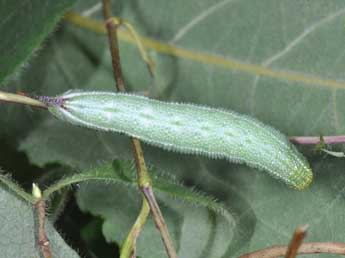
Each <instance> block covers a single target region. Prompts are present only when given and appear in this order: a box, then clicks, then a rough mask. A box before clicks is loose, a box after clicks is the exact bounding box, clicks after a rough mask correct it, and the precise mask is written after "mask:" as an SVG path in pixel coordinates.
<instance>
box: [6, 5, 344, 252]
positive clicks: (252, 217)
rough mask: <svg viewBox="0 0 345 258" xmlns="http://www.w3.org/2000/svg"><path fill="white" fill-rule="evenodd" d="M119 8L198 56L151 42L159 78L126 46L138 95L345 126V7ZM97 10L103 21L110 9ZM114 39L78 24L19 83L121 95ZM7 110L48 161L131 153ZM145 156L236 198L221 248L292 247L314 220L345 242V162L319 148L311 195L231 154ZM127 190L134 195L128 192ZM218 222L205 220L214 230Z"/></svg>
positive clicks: (326, 130) (289, 122) (128, 72)
mask: <svg viewBox="0 0 345 258" xmlns="http://www.w3.org/2000/svg"><path fill="white" fill-rule="evenodd" d="M97 3H98V1H90V2H89V1H80V2H79V3H78V4H79V5H78V7H77V8H78V10H79V11H80V12H81V13H83V12H84V11H87V10H90V9H91V7H93V6H94V5H95V4H97ZM116 11H117V15H119V16H121V17H122V18H124V19H126V20H128V21H130V22H131V23H132V24H133V25H134V26H135V28H136V29H137V30H138V31H139V32H140V33H141V34H142V35H144V36H146V37H148V38H149V39H153V40H157V41H159V42H160V43H163V44H169V45H170V46H172V47H173V49H174V50H179V49H182V50H185V51H186V52H184V53H188V54H189V55H186V54H182V55H179V56H177V55H176V53H177V52H175V53H173V54H171V55H167V54H164V53H163V54H162V53H161V52H159V50H157V49H150V50H149V53H150V54H151V56H152V57H153V59H154V61H155V63H156V77H155V78H154V79H152V80H151V79H150V76H149V75H148V72H147V70H146V66H145V65H144V64H143V62H142V60H141V59H140V57H139V55H138V51H137V49H136V47H135V46H133V45H132V44H129V43H127V42H124V41H122V42H121V60H122V64H123V71H124V73H125V79H126V86H127V88H128V89H129V90H131V91H145V90H150V95H151V96H154V97H156V98H159V99H163V100H173V101H179V102H193V103H200V104H204V105H210V106H216V107H222V108H230V109H233V110H236V111H238V112H242V113H246V114H250V115H253V116H256V117H257V118H259V119H260V120H262V121H264V122H266V123H268V124H270V125H273V126H275V127H276V128H278V129H280V130H281V131H282V132H283V133H285V134H287V135H330V134H342V133H343V132H344V129H345V119H344V118H345V109H344V105H343V104H342V103H344V101H345V94H344V88H345V87H344V81H345V78H344V72H343V71H344V68H345V59H344V55H343V53H342V51H343V45H344V44H343V42H344V37H345V36H344V35H345V34H344V33H343V31H344V19H345V15H344V13H345V2H343V1H336V0H330V1H326V2H325V1H323V0H314V1H298V0H289V1H274V0H267V1H231V0H224V1H219V2H215V1H206V0H198V1H196V0H194V1H188V3H186V1H171V2H169V3H168V4H167V3H166V2H164V1H158V2H157V1H154V0H147V1H145V3H143V2H137V3H136V4H133V3H132V2H131V1H123V2H121V3H120V4H119V5H117V6H116ZM90 17H91V18H93V19H98V20H102V18H101V11H100V10H98V11H96V12H95V13H93V14H92V15H91V16H90ZM106 43H107V39H106V38H105V35H104V36H101V35H98V34H95V33H92V32H90V31H86V30H84V29H80V28H78V27H77V26H75V25H72V24H68V23H67V24H65V26H64V27H63V29H62V30H61V31H60V32H59V34H57V35H55V36H54V37H52V40H51V42H49V43H48V44H47V47H46V48H45V49H43V50H42V51H41V52H40V53H39V56H38V57H37V58H36V60H35V62H34V63H33V65H32V66H31V67H29V68H28V69H27V70H26V71H24V73H23V77H22V79H21V81H18V82H16V83H14V84H16V85H14V86H13V87H12V88H19V89H23V88H24V89H28V90H30V91H31V90H36V91H41V92H42V93H43V94H46V93H47V95H49V94H58V93H61V92H63V91H65V90H67V89H72V88H82V89H95V90H101V89H102V90H113V89H114V82H113V78H112V71H111V60H110V57H109V52H108V48H107V45H106ZM196 54H197V55H196ZM197 56H200V57H202V58H199V59H197V58H196V57H197ZM205 57H207V58H205ZM78 64H83V65H78ZM249 68H251V69H249ZM18 85H19V86H18ZM23 85H25V87H24V86H23ZM10 86H11V85H8V87H10ZM15 86H17V87H15ZM48 86H49V88H48ZM1 111H2V112H1V114H2V117H1V119H2V120H4V121H1V122H2V124H6V127H3V128H1V130H2V131H3V132H4V133H1V135H9V137H8V139H10V140H11V143H13V144H15V143H16V142H17V141H18V142H19V144H20V149H21V150H23V151H25V152H26V153H27V154H28V157H29V158H30V160H31V162H33V163H35V164H38V165H40V166H44V165H45V164H47V163H53V162H60V163H62V164H66V165H71V166H73V167H77V168H80V169H81V170H86V169H87V170H88V169H89V168H90V167H92V166H94V165H95V164H97V162H99V161H110V160H113V159H114V158H125V159H129V158H130V157H131V148H130V143H129V141H128V139H127V138H126V137H124V136H119V135H114V134H109V133H99V132H94V131H91V130H86V129H83V128H75V127H72V126H69V125H66V124H63V123H61V122H59V121H56V120H55V119H53V118H51V117H50V116H49V115H48V114H45V113H43V112H42V113H40V115H36V113H33V112H31V111H30V112H29V111H28V110H25V109H23V108H22V107H18V106H12V107H11V108H9V107H1ZM18 114H20V116H19V115H18ZM18 135H19V136H20V137H18ZM21 137H23V138H24V140H22V138H21ZM342 148H343V147H342ZM301 149H302V148H301ZM302 150H303V152H304V153H305V154H308V153H309V152H310V149H308V148H303V149H302ZM144 153H145V159H146V160H147V161H148V162H149V163H150V164H153V165H154V166H155V167H158V168H159V169H160V170H164V171H168V172H170V173H172V174H174V175H176V177H177V178H178V179H182V180H183V181H185V182H188V184H190V185H195V186H197V188H198V189H201V190H203V191H205V192H207V193H208V194H210V195H212V196H216V197H217V198H218V199H219V200H221V201H222V202H224V203H226V205H227V207H228V209H229V210H231V212H232V214H234V215H233V216H234V217H235V218H236V221H235V225H236V226H235V229H234V231H233V237H232V238H231V237H228V238H222V239H221V240H220V243H219V244H223V245H228V246H230V249H231V252H230V253H231V254H232V255H233V256H236V254H243V253H245V252H247V251H253V250H255V249H257V248H262V247H266V246H267V245H268V244H273V243H277V244H279V243H280V244H287V242H288V239H289V236H290V234H292V232H293V231H294V229H295V228H296V227H297V226H299V225H301V224H305V223H309V224H311V229H310V234H309V238H308V240H313V239H321V237H319V236H321V235H323V234H324V233H323V232H326V233H325V234H324V236H325V237H324V238H323V241H330V240H334V241H344V236H343V233H342V232H340V228H341V227H339V225H342V224H344V222H345V221H344V216H343V212H342V210H344V207H343V205H344V204H343V199H342V198H341V197H342V190H341V189H339V188H335V186H337V187H339V184H341V183H343V182H344V180H345V175H344V173H343V171H342V170H343V169H342V168H343V167H344V165H345V164H344V163H343V162H344V161H343V160H336V159H334V158H332V157H327V158H323V156H321V155H320V154H318V155H315V154H313V155H314V156H312V155H309V157H308V158H309V161H310V163H311V165H312V167H313V170H314V172H315V183H314V184H313V186H312V187H311V188H310V189H309V190H307V191H306V192H295V191H292V190H289V189H287V188H285V186H284V185H282V184H280V183H278V182H276V181H274V180H272V179H271V178H269V177H268V176H266V175H263V174H262V175H261V174H259V173H260V172H258V171H254V170H252V169H249V168H247V167H245V166H237V165H233V164H230V163H228V162H226V161H210V160H208V159H205V158H202V157H195V156H190V155H179V154H176V153H168V152H166V151H162V150H161V149H158V148H151V147H148V146H147V145H144ZM334 162H335V163H334ZM333 175H334V176H333ZM90 187H91V186H90ZM109 187H110V186H109ZM89 190H90V191H89V192H87V191H85V192H84V195H85V196H87V195H90V196H89V198H90V199H92V200H94V199H93V198H94V197H95V196H100V200H102V198H107V197H108V196H109V195H108V194H107V193H103V192H102V191H103V190H104V191H105V190H106V188H105V187H98V188H97V187H94V188H92V189H91V188H90V189H89ZM123 191H124V192H123ZM123 191H120V190H119V192H117V193H118V194H116V193H115V192H114V193H113V192H112V193H111V194H112V195H111V196H112V197H113V198H114V199H113V200H112V203H115V204H116V205H117V202H120V201H121V205H124V207H126V206H130V205H131V203H130V202H131V201H133V202H135V201H136V202H140V198H139V199H138V198H137V197H136V196H133V197H128V194H127V192H126V191H125V190H123ZM102 194H104V195H102ZM121 194H122V195H123V196H126V197H124V198H118V199H116V198H117V197H118V196H121ZM131 198H132V199H131ZM277 200H278V201H277ZM330 203H336V204H337V206H334V205H329V204H330ZM134 204H135V203H134ZM134 204H133V205H134ZM258 204H260V205H258ZM296 204H298V205H297V206H295V205H296ZM95 205H96V203H95ZM138 205H139V204H138V203H137V204H136V206H135V207H138ZM320 205H321V206H320ZM327 205H329V206H327ZM109 206H110V205H108V206H106V207H104V209H105V210H107V211H108V213H107V216H114V215H113V213H114V211H112V210H110V207H109ZM102 207H103V206H102ZM262 207H264V208H262ZM286 207H289V209H287V208H286ZM320 207H326V208H323V209H320ZM327 207H328V208H327ZM129 210H130V211H131V212H132V213H130V216H133V217H131V218H132V220H131V222H133V219H134V217H135V215H133V214H136V213H135V212H133V208H132V207H130V208H129ZM136 211H137V208H136ZM320 212H321V213H322V215H320ZM96 213H97V212H95V214H96ZM285 213H286V214H287V215H286V216H283V215H281V214H285ZM97 214H98V213H97ZM121 214H122V215H118V216H122V217H121V219H116V220H115V224H116V223H117V226H118V228H116V230H117V231H116V232H118V234H122V235H121V237H118V239H122V237H123V235H124V234H126V230H127V229H128V228H127V227H126V228H124V227H122V226H123V225H128V223H129V222H126V223H123V224H122V223H118V221H121V222H122V221H127V220H129V219H128V216H129V215H128V213H127V212H126V210H124V212H123V213H121ZM166 214H168V213H167V212H164V215H166ZM169 214H170V213H169ZM296 214H299V216H300V217H298V219H296ZM315 214H317V215H315ZM166 216H168V215H166ZM170 216H174V214H173V213H172V214H171V215H170ZM315 216H321V217H322V218H324V219H325V220H326V219H327V218H328V217H329V218H330V221H327V223H326V222H325V220H324V221H323V222H325V223H319V224H318V223H315V220H314V217H315ZM171 220H172V221H174V219H173V218H172V219H171ZM331 220H332V221H331ZM201 221H203V222H201ZM263 221H264V222H265V223H262V222H263ZM271 221H272V222H274V223H273V225H272V224H271V223H269V222H271ZM208 223H209V222H207V220H203V219H202V220H201V219H200V222H199V224H200V225H202V226H205V227H206V226H207V225H209V224H208ZM279 225H289V227H287V226H286V227H284V228H282V227H280V226H279ZM314 225H317V226H314ZM121 227H122V228H121ZM105 229H108V227H107V224H105V225H104V232H105ZM231 230H232V229H231ZM173 232H174V231H173ZM281 232H283V233H284V237H283V236H282V234H281ZM152 234H156V231H155V230H152ZM174 234H175V233H174ZM260 234H262V238H260ZM109 235H112V234H109ZM195 236H197V234H193V237H195ZM316 236H317V237H316ZM150 237H151V235H150V234H148V236H147V237H145V236H144V235H143V236H141V238H142V239H146V238H150ZM114 238H115V237H114ZM114 238H112V239H114ZM266 238H267V242H266V241H265V240H266ZM152 239H153V238H152ZM175 239H176V238H175ZM116 241H119V240H116ZM140 241H142V240H140ZM229 241H230V242H231V243H230V244H229ZM278 242H279V243H278ZM160 247H161V243H160V241H158V240H157V242H155V243H151V245H150V246H149V248H152V249H153V250H155V249H157V250H158V248H160ZM194 247H195V246H194ZM144 248H145V247H144ZM146 248H148V246H146ZM220 249H221V248H220ZM222 250H224V249H222ZM324 257H331V256H327V255H326V256H324Z"/></svg>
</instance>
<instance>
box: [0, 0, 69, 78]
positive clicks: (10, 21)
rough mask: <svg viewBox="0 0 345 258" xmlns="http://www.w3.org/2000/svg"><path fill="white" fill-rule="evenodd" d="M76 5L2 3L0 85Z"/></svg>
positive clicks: (65, 1) (65, 2)
mask: <svg viewBox="0 0 345 258" xmlns="http://www.w3.org/2000/svg"><path fill="white" fill-rule="evenodd" d="M74 3H75V0H72V1H68V0H63V1H54V0H49V1H42V0H31V1H20V2H17V1H12V0H3V1H1V8H0V17H2V19H1V23H0V34H1V35H2V40H1V42H0V53H2V54H1V62H0V83H1V82H2V81H3V80H4V79H5V78H6V77H7V76H9V75H10V74H12V73H13V72H14V71H15V69H16V68H18V67H19V66H20V65H21V64H23V63H24V62H25V61H26V60H27V59H28V57H29V56H30V55H31V54H32V52H33V51H34V50H36V49H37V48H38V47H39V45H40V44H41V43H42V41H43V40H44V38H45V37H46V36H47V35H48V34H49V33H50V32H51V31H52V30H53V28H54V26H55V25H56V23H57V22H58V21H59V19H60V18H61V16H62V15H63V14H64V13H65V12H66V10H67V9H68V8H70V7H71V6H72V5H73V4H74Z"/></svg>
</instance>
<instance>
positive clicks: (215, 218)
mask: <svg viewBox="0 0 345 258" xmlns="http://www.w3.org/2000/svg"><path fill="white" fill-rule="evenodd" d="M134 173H135V172H134V171H133V166H131V165H130V164H128V163H127V162H126V163H124V162H116V163H114V165H113V166H110V165H105V166H102V167H99V168H96V169H94V170H92V171H90V172H86V173H82V174H80V177H83V176H84V175H85V178H87V177H89V175H91V174H93V175H94V176H96V177H99V178H102V177H108V179H107V180H105V183H101V182H97V183H94V182H88V183H87V184H82V185H81V188H80V190H79V191H78V193H77V201H78V204H79V206H80V207H81V209H82V210H84V211H88V212H91V213H92V214H93V215H96V216H100V217H102V218H103V219H104V224H103V233H104V235H105V237H106V239H107V241H109V242H117V243H120V244H121V243H122V242H123V240H124V239H125V237H126V234H127V233H128V232H129V230H130V228H131V226H132V224H133V223H134V221H135V219H136V216H137V214H138V212H139V210H140V204H141V198H142V195H141V194H140V192H138V191H137V190H135V188H134V189H133V186H134V187H136V186H137V183H136V181H135V177H134V175H135V174H134ZM150 173H151V175H152V178H153V189H154V191H155V194H156V196H157V198H158V199H159V200H160V201H161V204H163V205H162V206H161V207H163V213H164V215H165V219H166V221H167V224H168V226H169V228H170V232H171V233H172V237H173V239H174V240H175V244H176V246H178V249H179V256H181V257H187V256H188V257H199V255H203V256H205V257H208V255H212V256H214V255H216V257H220V256H221V255H223V254H224V253H226V252H227V251H228V248H229V246H230V245H229V243H230V241H219V240H220V239H223V238H228V239H231V235H232V229H233V227H234V219H233V217H232V216H231V215H230V214H229V212H228V211H226V210H225V209H224V208H223V207H222V205H220V204H219V203H217V202H215V201H214V200H213V199H212V198H210V197H207V196H205V195H202V194H200V193H196V192H193V191H190V190H188V189H187V188H185V187H183V186H182V185H181V184H179V183H177V182H176V181H175V180H173V179H171V178H170V179H169V178H167V177H166V175H164V174H162V173H157V172H156V171H154V170H152V169H151V170H150ZM112 175H113V176H112ZM115 178H116V181H118V182H119V183H121V184H117V185H115V186H114V185H112V184H109V182H114V181H113V180H114V179H115ZM66 181H68V179H67V180H66ZM219 212H220V213H219ZM205 222H207V223H205ZM196 225H197V226H196ZM195 235H197V237H195ZM164 254H165V251H164V247H163V245H162V243H161V238H160V236H159V234H158V231H157V229H156V227H155V225H154V223H153V221H152V220H151V219H150V220H149V221H148V223H147V224H146V225H145V227H144V230H143V232H142V233H141V234H140V237H139V242H138V255H140V256H143V257H161V256H162V255H164Z"/></svg>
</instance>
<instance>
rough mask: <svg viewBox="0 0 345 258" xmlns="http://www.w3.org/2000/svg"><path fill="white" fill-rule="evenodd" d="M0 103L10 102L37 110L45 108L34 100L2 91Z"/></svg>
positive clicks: (0, 92)
mask: <svg viewBox="0 0 345 258" xmlns="http://www.w3.org/2000/svg"><path fill="white" fill-rule="evenodd" d="M0 102H10V103H17V104H22V105H29V106H33V107H39V108H47V106H46V105H45V104H44V103H42V102H41V101H38V100H36V99H32V98H30V97H27V96H24V95H21V94H14V93H8V92H3V91H0Z"/></svg>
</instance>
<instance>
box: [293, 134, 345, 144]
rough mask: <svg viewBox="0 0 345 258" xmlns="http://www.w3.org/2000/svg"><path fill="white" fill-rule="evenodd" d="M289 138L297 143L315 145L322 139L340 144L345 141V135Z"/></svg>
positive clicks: (329, 142) (327, 142) (328, 142)
mask: <svg viewBox="0 0 345 258" xmlns="http://www.w3.org/2000/svg"><path fill="white" fill-rule="evenodd" d="M289 140H290V141H291V142H293V143H296V144H303V145H314V144H318V143H320V142H321V141H322V142H324V143H325V144H340V143H345V135H333V136H323V137H322V140H321V137H320V136H290V137H289Z"/></svg>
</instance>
